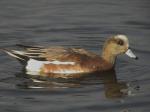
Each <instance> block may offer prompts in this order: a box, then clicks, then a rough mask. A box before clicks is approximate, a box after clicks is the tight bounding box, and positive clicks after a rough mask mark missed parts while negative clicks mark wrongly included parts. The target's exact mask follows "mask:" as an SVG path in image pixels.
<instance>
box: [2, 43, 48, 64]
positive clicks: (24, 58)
mask: <svg viewBox="0 0 150 112" xmlns="http://www.w3.org/2000/svg"><path fill="white" fill-rule="evenodd" d="M17 46H18V47H21V48H23V49H25V50H9V49H5V48H4V49H3V48H2V49H0V51H4V52H5V53H7V54H8V55H10V56H12V57H14V58H16V59H17V60H19V62H21V64H26V63H27V62H28V60H29V59H36V60H45V58H44V57H41V56H40V55H41V54H42V53H43V51H42V49H44V48H43V47H42V46H26V45H20V44H18V45H17Z"/></svg>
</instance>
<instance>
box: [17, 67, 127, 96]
mask: <svg viewBox="0 0 150 112" xmlns="http://www.w3.org/2000/svg"><path fill="white" fill-rule="evenodd" d="M16 76H19V77H20V76H21V75H20V74H17V75H16ZM25 76H27V75H25ZM27 78H28V79H29V80H26V81H24V82H21V83H20V84H17V87H19V88H22V89H31V88H32V89H33V88H34V89H35V88H38V89H39V88H42V89H48V90H53V89H54V88H55V89H56V88H80V87H85V86H87V85H88V86H90V85H99V86H103V85H104V94H105V97H106V98H109V99H112V98H121V97H123V96H125V95H127V89H128V86H127V84H126V82H121V81H118V80H117V77H116V72H115V70H111V71H108V72H103V73H94V74H89V75H88V76H84V77H80V78H75V79H73V78H70V79H63V78H48V77H37V76H36V77H35V76H34V77H33V76H29V75H28V77H27Z"/></svg>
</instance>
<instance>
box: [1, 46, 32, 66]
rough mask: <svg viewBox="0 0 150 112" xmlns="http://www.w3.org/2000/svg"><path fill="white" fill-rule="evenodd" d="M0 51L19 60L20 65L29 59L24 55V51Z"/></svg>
mask: <svg viewBox="0 0 150 112" xmlns="http://www.w3.org/2000/svg"><path fill="white" fill-rule="evenodd" d="M0 50H1V51H4V52H5V53H7V54H8V55H10V56H12V57H14V58H16V59H17V60H19V61H20V62H21V63H22V64H25V63H26V62H27V61H28V60H29V57H28V56H26V55H25V52H24V51H18V50H8V49H0Z"/></svg>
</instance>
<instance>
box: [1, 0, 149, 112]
mask: <svg viewBox="0 0 150 112" xmlns="http://www.w3.org/2000/svg"><path fill="white" fill-rule="evenodd" d="M149 11H150V0H0V47H2V48H4V47H7V48H13V47H15V44H27V45H44V46H51V45H63V46H67V47H83V48H85V49H88V50H91V51H93V52H96V53H100V52H101V49H102V45H103V42H104V40H105V39H106V38H107V37H108V36H110V35H112V34H118V33H121V34H126V35H128V37H129V40H130V46H131V47H132V48H133V51H134V53H135V54H136V55H138V56H139V60H138V61H135V60H132V59H129V58H128V57H127V56H120V57H119V58H118V60H117V65H116V73H114V72H113V73H108V74H106V75H105V74H103V75H102V77H101V78H100V79H82V80H76V81H66V80H52V81H46V82H42V83H32V81H31V80H30V79H29V78H28V77H27V76H26V75H25V74H24V73H23V72H22V71H21V65H20V64H19V63H18V61H16V60H15V59H13V58H11V57H9V56H7V55H6V54H5V53H2V52H1V53H0V62H1V64H0V111H1V112H42V111H43V112H70V111H71V112H149V111H150V98H149V97H150V91H149V90H150V85H149V84H150V74H149V73H150V68H149V67H150V60H149V57H150V13H149ZM116 78H117V79H116Z"/></svg>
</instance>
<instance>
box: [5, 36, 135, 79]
mask: <svg viewBox="0 0 150 112" xmlns="http://www.w3.org/2000/svg"><path fill="white" fill-rule="evenodd" d="M19 46H20V47H24V48H25V50H24V51H18V50H6V49H3V51H5V52H6V53H8V54H9V55H11V56H13V57H15V58H17V59H18V60H19V61H20V62H21V63H23V64H25V69H26V71H27V73H28V74H30V75H41V74H49V75H48V76H50V77H69V76H71V74H74V76H77V75H78V74H86V73H93V72H101V71H108V70H111V69H112V68H114V66H115V61H116V57H117V56H118V55H120V54H124V53H125V54H127V55H128V56H129V57H131V58H134V59H137V57H136V56H135V55H134V54H133V53H132V51H131V50H130V49H129V41H128V38H127V36H125V35H114V36H112V37H110V38H108V39H107V40H106V42H105V44H104V47H103V51H102V55H101V56H100V55H97V54H95V53H93V52H90V51H87V50H85V49H82V48H64V47H59V46H55V47H48V48H44V47H42V46H35V47H34V46H33V47H32V46H24V45H19ZM50 74H53V75H50Z"/></svg>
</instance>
